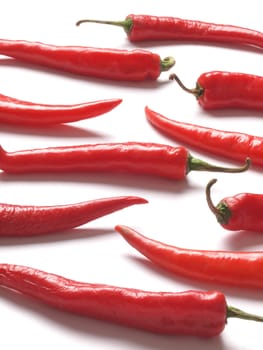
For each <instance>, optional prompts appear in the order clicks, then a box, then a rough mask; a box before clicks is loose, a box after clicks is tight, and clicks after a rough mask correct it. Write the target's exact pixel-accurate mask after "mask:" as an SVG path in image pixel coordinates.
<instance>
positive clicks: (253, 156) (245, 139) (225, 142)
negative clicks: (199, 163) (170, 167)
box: [145, 107, 263, 166]
mask: <svg viewBox="0 0 263 350" xmlns="http://www.w3.org/2000/svg"><path fill="white" fill-rule="evenodd" d="M145 113H146V117H147V119H148V120H149V121H150V122H151V123H152V125H154V126H155V127H156V128H157V129H158V130H160V131H162V132H163V133H164V134H166V135H168V136H170V137H171V138H172V139H174V140H177V141H180V142H183V143H185V144H188V145H189V146H192V147H196V148H198V149H200V150H203V151H205V152H210V153H212V154H213V155H218V156H223V157H225V158H226V159H234V160H241V159H244V158H246V157H248V158H249V159H250V160H251V162H252V165H253V164H254V165H259V166H263V138H262V137H259V136H254V135H249V134H245V133H240V132H236V131H223V130H217V129H213V128H208V127H205V126H201V125H196V124H190V123H184V122H179V121H176V120H172V119H169V118H166V117H164V116H163V115H161V114H159V113H156V112H154V111H153V110H151V109H150V108H148V107H146V108H145Z"/></svg>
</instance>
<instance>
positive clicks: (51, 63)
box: [0, 39, 175, 81]
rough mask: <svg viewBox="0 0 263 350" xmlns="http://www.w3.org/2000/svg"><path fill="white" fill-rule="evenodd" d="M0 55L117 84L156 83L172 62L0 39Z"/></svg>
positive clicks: (141, 54)
mask: <svg viewBox="0 0 263 350" xmlns="http://www.w3.org/2000/svg"><path fill="white" fill-rule="evenodd" d="M0 55H5V56H9V57H12V58H16V59H18V60H21V61H24V62H28V63H32V64H37V65H40V66H44V67H48V68H54V69H57V70H62V71H65V72H69V73H76V74H81V75H84V76H89V77H94V78H101V79H112V80H121V81H143V80H156V79H157V78H158V77H159V75H160V74H161V72H163V71H167V70H169V69H170V68H171V67H172V66H173V65H174V64H175V60H174V58H172V57H166V58H164V59H163V60H162V59H161V58H160V56H159V55H158V54H155V53H152V52H150V51H147V50H139V49H136V50H118V49H108V48H95V47H84V46H57V45H50V44H44V43H39V42H30V41H23V40H4V39H0Z"/></svg>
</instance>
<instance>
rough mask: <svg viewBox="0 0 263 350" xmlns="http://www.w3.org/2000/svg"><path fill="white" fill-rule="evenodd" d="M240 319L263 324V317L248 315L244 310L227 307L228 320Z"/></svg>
mask: <svg viewBox="0 0 263 350" xmlns="http://www.w3.org/2000/svg"><path fill="white" fill-rule="evenodd" d="M230 317H232V318H239V319H242V320H249V321H256V322H263V317H262V316H258V315H254V314H250V313H247V312H245V311H243V310H240V309H238V308H236V307H233V306H229V305H227V310H226V318H227V319H228V318H230Z"/></svg>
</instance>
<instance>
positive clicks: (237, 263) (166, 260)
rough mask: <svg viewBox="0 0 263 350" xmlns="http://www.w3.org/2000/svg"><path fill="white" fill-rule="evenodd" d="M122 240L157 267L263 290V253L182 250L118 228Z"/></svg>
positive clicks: (218, 282)
mask: <svg viewBox="0 0 263 350" xmlns="http://www.w3.org/2000/svg"><path fill="white" fill-rule="evenodd" d="M116 231H118V232H119V233H120V234H121V235H122V236H123V238H124V239H125V240H126V241H127V242H128V243H129V244H130V245H131V246H132V247H133V248H135V249H136V250H138V251H139V252H140V253H141V254H143V255H144V256H146V257H147V258H148V259H149V260H151V261H152V262H153V263H154V264H156V265H158V266H160V267H161V268H163V269H165V270H167V271H169V272H172V273H174V274H175V275H178V276H183V277H187V278H190V279H193V280H198V281H204V282H210V283H216V284H219V285H230V286H234V287H238V288H251V289H262V288H263V280H262V271H263V252H260V251H258V252H237V251H235V252H232V251H216V250H215V251H213V250H197V249H186V248H179V247H175V246H172V245H168V244H165V243H162V242H159V241H156V240H153V239H150V238H147V237H145V236H143V235H141V234H140V233H138V232H136V231H135V230H133V229H132V228H130V227H127V226H123V225H118V226H116Z"/></svg>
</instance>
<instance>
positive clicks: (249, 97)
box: [169, 71, 263, 111]
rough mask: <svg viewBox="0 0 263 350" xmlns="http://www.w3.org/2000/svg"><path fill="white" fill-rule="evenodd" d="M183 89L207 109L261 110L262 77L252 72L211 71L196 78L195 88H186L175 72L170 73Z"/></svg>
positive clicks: (262, 108)
mask: <svg viewBox="0 0 263 350" xmlns="http://www.w3.org/2000/svg"><path fill="white" fill-rule="evenodd" d="M169 79H170V80H175V81H176V82H177V83H178V84H179V85H180V86H181V88H182V89H183V90H184V91H187V92H189V93H191V94H193V95H194V96H195V97H196V98H197V101H198V102H199V104H200V106H202V107H203V108H204V109H207V110H213V109H223V108H242V109H251V110H261V111H262V110H263V97H262V89H263V77H261V76H258V75H253V74H246V73H237V72H223V71H212V72H207V73H203V74H201V75H200V77H199V78H198V79H197V83H196V86H195V88H193V89H189V88H187V87H186V86H185V85H184V84H183V83H182V81H181V80H180V79H179V77H178V76H177V75H176V74H171V75H170V77H169Z"/></svg>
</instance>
